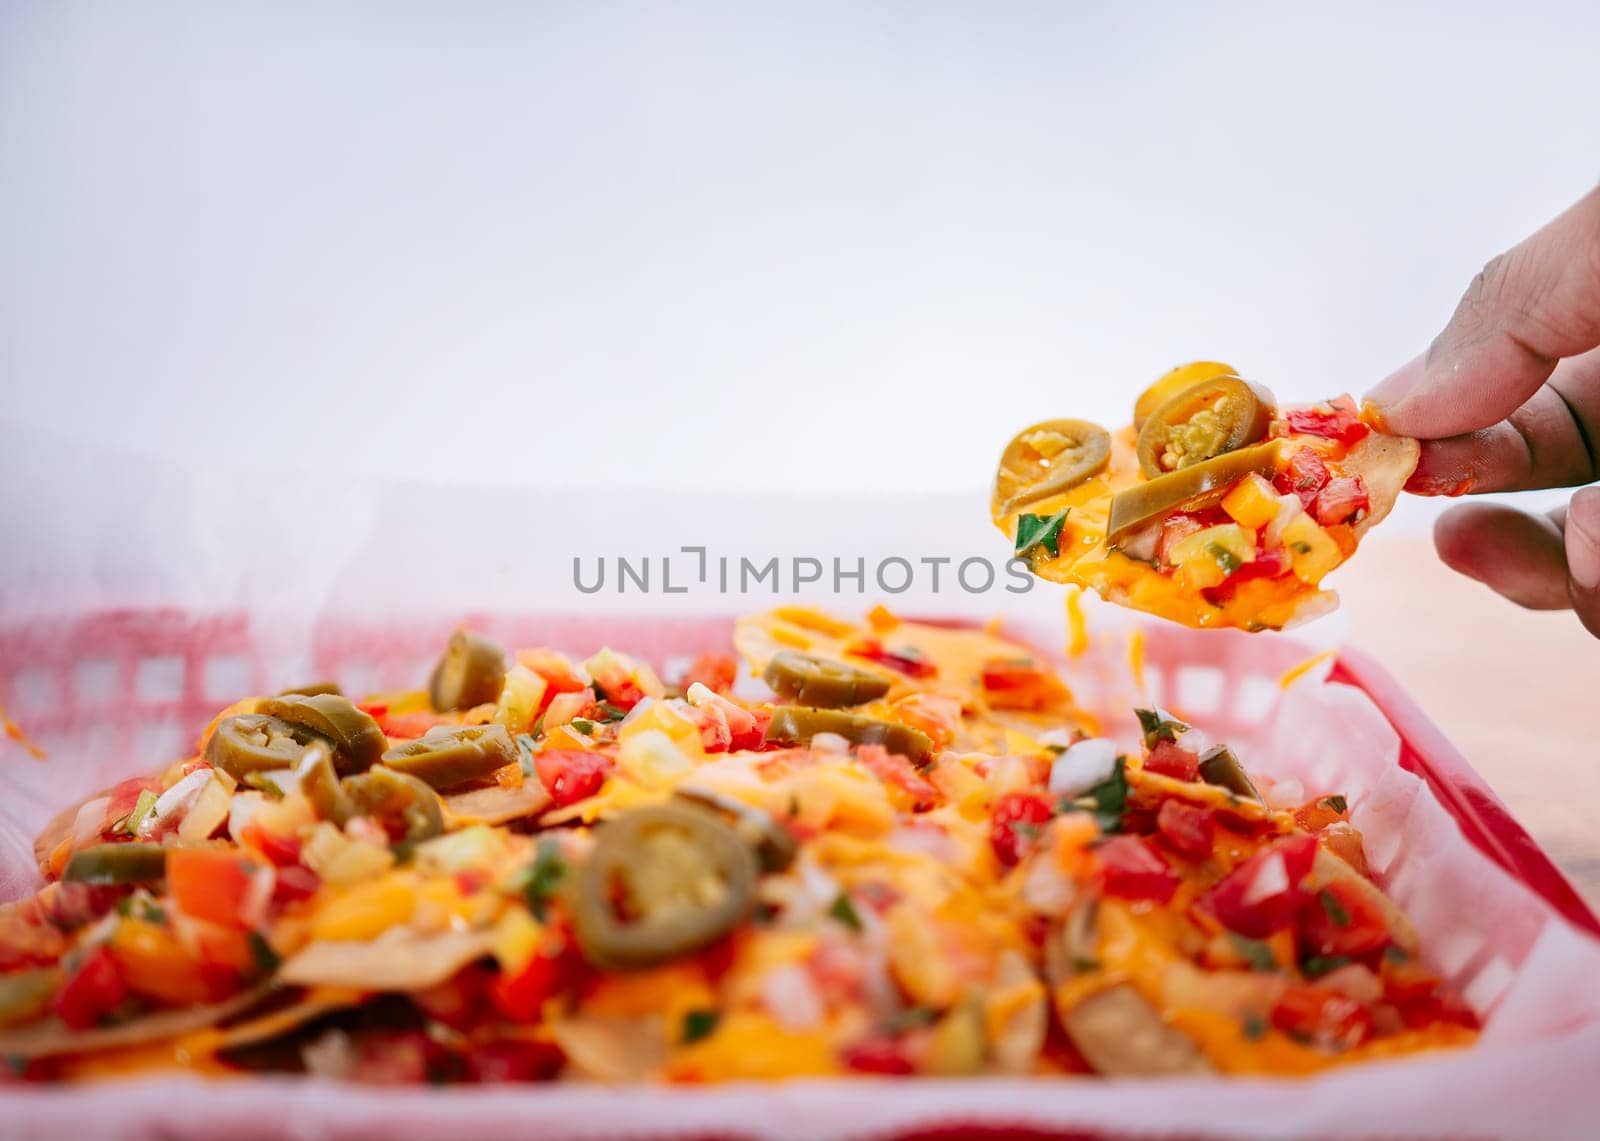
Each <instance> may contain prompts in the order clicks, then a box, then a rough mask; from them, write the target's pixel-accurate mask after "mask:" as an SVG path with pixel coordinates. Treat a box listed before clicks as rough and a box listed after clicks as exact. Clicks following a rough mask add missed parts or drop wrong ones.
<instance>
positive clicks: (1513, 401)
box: [1367, 189, 1600, 439]
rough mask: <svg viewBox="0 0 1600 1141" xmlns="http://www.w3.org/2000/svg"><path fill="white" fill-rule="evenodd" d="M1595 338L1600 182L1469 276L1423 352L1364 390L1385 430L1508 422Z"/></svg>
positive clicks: (1599, 309) (1599, 318)
mask: <svg viewBox="0 0 1600 1141" xmlns="http://www.w3.org/2000/svg"><path fill="white" fill-rule="evenodd" d="M1596 345H1600V189H1596V190H1593V191H1590V192H1589V193H1588V194H1586V195H1585V196H1584V197H1583V198H1581V199H1579V200H1578V202H1577V203H1576V204H1575V205H1573V206H1572V207H1571V208H1570V209H1568V210H1567V211H1566V212H1565V213H1564V214H1562V215H1560V216H1559V217H1557V218H1556V219H1555V220H1554V221H1552V222H1551V223H1550V224H1549V225H1547V226H1545V227H1544V228H1543V229H1542V230H1540V231H1539V232H1538V233H1536V234H1534V235H1533V236H1532V237H1530V238H1528V239H1527V240H1526V241H1524V242H1522V243H1521V244H1520V245H1518V246H1516V247H1514V248H1513V249H1511V250H1510V251H1509V252H1507V253H1504V254H1501V255H1500V256H1499V257H1497V258H1495V259H1494V260H1493V261H1491V262H1490V263H1489V264H1488V265H1486V266H1484V267H1483V271H1482V272H1481V273H1479V274H1478V276H1477V277H1475V278H1473V279H1472V284H1471V285H1469V286H1468V287H1467V292H1466V294H1465V296H1463V297H1462V298H1461V302H1460V304H1459V305H1457V306H1456V311H1455V314H1454V315H1453V316H1452V317H1451V318H1450V322H1449V324H1447V325H1446V326H1445V329H1444V332H1442V333H1440V334H1439V336H1438V338H1437V339H1436V340H1435V341H1434V342H1433V344H1432V345H1431V346H1429V348H1428V351H1427V352H1426V353H1424V354H1423V355H1422V356H1420V357H1418V358H1417V359H1416V360H1414V361H1412V362H1411V363H1410V364H1408V365H1406V366H1404V367H1403V368H1401V369H1400V370H1399V371H1398V372H1396V373H1395V374H1394V375H1392V376H1390V377H1389V378H1388V379H1387V380H1385V381H1384V382H1383V383H1381V384H1379V385H1378V386H1377V387H1376V388H1374V389H1373V390H1372V391H1371V392H1369V393H1368V394H1367V402H1368V404H1370V405H1371V406H1372V409H1373V411H1374V412H1375V413H1376V414H1377V416H1378V418H1379V422H1380V423H1381V424H1382V425H1383V427H1384V428H1385V429H1386V430H1388V431H1391V432H1396V433H1399V434H1401V435H1407V436H1420V437H1423V438H1424V439H1437V438H1440V437H1444V436H1457V435H1460V434H1462V433H1464V432H1471V431H1475V430H1477V429H1479V428H1487V427H1488V426H1489V425H1491V424H1494V423H1497V422H1499V421H1500V420H1503V419H1505V417H1507V416H1509V415H1510V414H1511V413H1512V412H1514V411H1516V409H1517V408H1518V407H1520V406H1521V405H1522V403H1523V401H1525V400H1527V399H1528V397H1530V396H1532V395H1533V394H1534V392H1536V391H1537V390H1538V389H1539V386H1540V385H1542V384H1543V383H1544V382H1545V381H1546V380H1547V379H1548V378H1549V376H1550V373H1551V371H1552V370H1553V369H1554V368H1555V365H1556V362H1557V361H1558V360H1560V359H1561V358H1562V357H1569V356H1574V355H1576V354H1578V353H1581V352H1586V351H1588V350H1589V349H1592V348H1594V347H1595V346H1596Z"/></svg>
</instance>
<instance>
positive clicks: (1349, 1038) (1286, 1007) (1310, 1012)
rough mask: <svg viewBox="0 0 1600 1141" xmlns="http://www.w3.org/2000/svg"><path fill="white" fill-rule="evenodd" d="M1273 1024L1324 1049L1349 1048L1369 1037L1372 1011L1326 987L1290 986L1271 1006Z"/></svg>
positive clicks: (1286, 1032)
mask: <svg viewBox="0 0 1600 1141" xmlns="http://www.w3.org/2000/svg"><path fill="white" fill-rule="evenodd" d="M1272 1025H1273V1026H1274V1027H1276V1028H1277V1029H1279V1030H1281V1031H1283V1032H1284V1033H1285V1034H1289V1035H1291V1036H1293V1037H1295V1038H1298V1039H1300V1040H1302V1041H1306V1042H1310V1043H1312V1044H1313V1045H1316V1046H1321V1047H1323V1048H1324V1049H1335V1050H1348V1049H1350V1048H1352V1047H1354V1046H1359V1045H1361V1043H1363V1042H1365V1041H1366V1040H1367V1039H1368V1038H1370V1037H1371V1036H1372V1011H1370V1010H1368V1009H1367V1008H1366V1007H1364V1006H1362V1005H1361V1004H1360V1003H1359V1002H1357V1001H1356V1000H1355V999H1353V998H1350V997H1348V996H1346V995H1343V994H1340V993H1339V992H1338V991H1336V990H1331V989H1329V988H1327V987H1316V986H1290V987H1288V988H1287V989H1286V990H1285V991H1284V992H1283V995H1282V997H1280V998H1279V999H1278V1001H1277V1003H1276V1004H1275V1005H1274V1006H1273V1008H1272Z"/></svg>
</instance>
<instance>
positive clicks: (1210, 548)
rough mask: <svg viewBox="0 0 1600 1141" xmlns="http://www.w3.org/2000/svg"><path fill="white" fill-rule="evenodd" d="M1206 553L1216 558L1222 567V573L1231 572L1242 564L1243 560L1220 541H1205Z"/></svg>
mask: <svg viewBox="0 0 1600 1141" xmlns="http://www.w3.org/2000/svg"><path fill="white" fill-rule="evenodd" d="M1206 554H1208V555H1210V556H1211V557H1212V558H1213V559H1215V560H1216V563H1217V565H1218V566H1219V567H1221V568H1222V573H1223V574H1232V573H1233V572H1234V571H1236V570H1238V569H1239V568H1240V567H1242V566H1244V560H1243V559H1241V558H1240V557H1239V556H1238V555H1236V554H1234V553H1233V552H1232V551H1230V550H1228V548H1227V547H1224V546H1223V545H1222V544H1221V543H1207V544H1206Z"/></svg>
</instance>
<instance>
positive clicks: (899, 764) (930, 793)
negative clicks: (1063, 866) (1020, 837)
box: [856, 745, 1050, 820]
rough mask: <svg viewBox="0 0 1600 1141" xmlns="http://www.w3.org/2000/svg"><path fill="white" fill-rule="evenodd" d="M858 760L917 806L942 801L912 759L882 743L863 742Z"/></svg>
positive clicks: (914, 806)
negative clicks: (913, 764) (907, 796)
mask: <svg viewBox="0 0 1600 1141" xmlns="http://www.w3.org/2000/svg"><path fill="white" fill-rule="evenodd" d="M856 760H858V761H860V762H861V767H862V768H864V769H866V770H867V771H868V772H870V773H872V774H873V775H874V776H876V777H877V778H878V779H879V780H881V781H882V782H883V783H884V784H887V785H890V786H892V787H894V788H898V789H899V790H900V791H902V792H904V793H906V794H907V795H909V796H910V797H911V801H912V806H913V808H914V809H916V810H918V811H920V810H922V809H926V808H932V807H933V806H934V805H935V804H937V803H938V802H939V790H938V789H936V788H934V787H933V785H931V784H929V783H928V782H927V781H926V780H924V779H923V778H922V776H921V774H919V773H918V772H917V770H916V769H915V768H913V767H912V765H911V762H910V761H908V760H907V759H906V758H905V757H902V756H901V755H900V754H899V753H891V752H890V751H889V750H888V749H885V748H884V747H883V746H882V745H862V746H860V747H859V748H858V749H856ZM1045 808H1046V815H1045V819H1046V820H1048V819H1049V818H1050V817H1049V814H1048V810H1049V805H1048V804H1046V806H1045Z"/></svg>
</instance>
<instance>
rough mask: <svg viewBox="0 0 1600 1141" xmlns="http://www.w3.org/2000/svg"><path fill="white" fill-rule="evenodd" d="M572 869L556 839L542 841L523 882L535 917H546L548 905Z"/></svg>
mask: <svg viewBox="0 0 1600 1141" xmlns="http://www.w3.org/2000/svg"><path fill="white" fill-rule="evenodd" d="M570 870H571V868H570V867H569V866H568V864H567V861H566V858H565V857H564V856H562V854H561V847H560V845H559V844H557V843H556V841H555V840H553V839H551V838H549V837H546V838H545V839H544V840H542V841H540V843H539V854H538V855H536V856H535V857H534V858H533V864H532V865H531V866H530V867H529V868H528V869H527V870H526V871H525V872H524V873H523V875H522V884H521V890H522V897H523V898H524V899H526V900H527V901H528V910H529V911H531V912H533V915H534V918H535V919H539V920H543V919H544V917H545V907H546V905H547V904H549V902H550V901H551V900H552V899H554V898H555V895H556V892H557V891H559V890H560V888H561V883H562V881H563V880H565V879H566V878H567V874H568V872H569V871H570Z"/></svg>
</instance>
